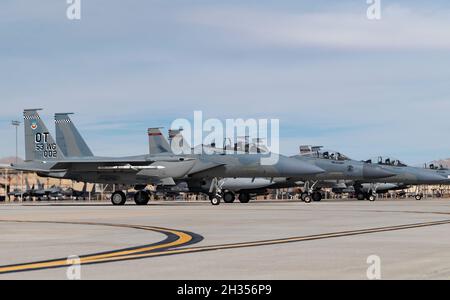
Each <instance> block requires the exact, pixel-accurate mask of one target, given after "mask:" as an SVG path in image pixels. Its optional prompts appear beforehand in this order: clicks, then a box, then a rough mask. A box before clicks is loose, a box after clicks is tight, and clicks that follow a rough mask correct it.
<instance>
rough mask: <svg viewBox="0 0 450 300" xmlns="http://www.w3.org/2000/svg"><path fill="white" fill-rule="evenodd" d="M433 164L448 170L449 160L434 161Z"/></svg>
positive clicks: (449, 166)
mask: <svg viewBox="0 0 450 300" xmlns="http://www.w3.org/2000/svg"><path fill="white" fill-rule="evenodd" d="M433 163H434V164H435V165H438V166H440V165H442V166H444V167H446V168H450V158H447V159H440V160H435V161H434V162H433Z"/></svg>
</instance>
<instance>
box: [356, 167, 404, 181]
mask: <svg viewBox="0 0 450 300" xmlns="http://www.w3.org/2000/svg"><path fill="white" fill-rule="evenodd" d="M395 175H396V174H395V173H392V172H390V171H388V170H386V169H383V168H380V167H378V166H372V165H365V166H364V167H363V177H364V179H378V178H387V177H392V176H395Z"/></svg>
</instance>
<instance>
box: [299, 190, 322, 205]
mask: <svg viewBox="0 0 450 300" xmlns="http://www.w3.org/2000/svg"><path fill="white" fill-rule="evenodd" d="M300 198H301V199H302V201H303V202H305V203H311V202H312V201H316V202H318V201H321V200H322V199H323V196H322V193H321V192H320V191H314V192H312V193H307V192H303V193H301V194H300Z"/></svg>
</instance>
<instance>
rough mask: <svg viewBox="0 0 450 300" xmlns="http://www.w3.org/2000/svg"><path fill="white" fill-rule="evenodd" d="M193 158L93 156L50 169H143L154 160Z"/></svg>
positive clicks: (64, 161)
mask: <svg viewBox="0 0 450 300" xmlns="http://www.w3.org/2000/svg"><path fill="white" fill-rule="evenodd" d="M190 160H194V159H192V158H180V157H172V156H160V157H156V156H155V157H149V158H142V157H136V158H133V157H131V158H117V159H116V158H94V159H69V160H63V161H59V162H56V163H54V164H53V165H52V166H51V168H50V170H52V171H53V170H61V169H64V170H66V169H70V168H73V167H77V168H88V169H98V170H118V171H120V170H131V169H134V170H143V169H146V168H149V169H152V168H154V167H153V166H151V165H150V164H152V163H155V162H161V163H164V162H181V161H190Z"/></svg>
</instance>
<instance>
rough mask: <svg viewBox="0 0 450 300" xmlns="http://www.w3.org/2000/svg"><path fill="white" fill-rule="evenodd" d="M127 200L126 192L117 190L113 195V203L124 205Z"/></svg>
mask: <svg viewBox="0 0 450 300" xmlns="http://www.w3.org/2000/svg"><path fill="white" fill-rule="evenodd" d="M125 202H127V197H126V196H125V193H124V192H122V191H117V192H114V193H113V194H112V195H111V203H112V204H113V205H124V204H125Z"/></svg>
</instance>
